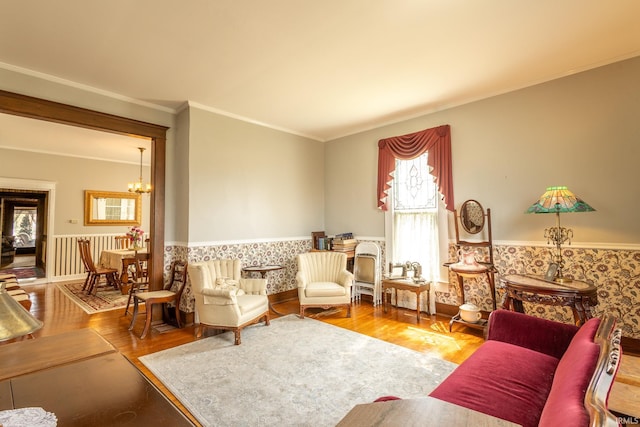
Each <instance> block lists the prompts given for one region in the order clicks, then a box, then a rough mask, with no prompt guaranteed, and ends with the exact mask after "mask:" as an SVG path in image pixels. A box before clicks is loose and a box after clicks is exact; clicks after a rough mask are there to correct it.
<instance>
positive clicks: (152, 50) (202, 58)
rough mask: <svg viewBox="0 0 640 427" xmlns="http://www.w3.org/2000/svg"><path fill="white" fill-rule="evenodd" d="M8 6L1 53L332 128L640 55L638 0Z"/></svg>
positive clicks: (207, 0)
mask: <svg viewBox="0 0 640 427" xmlns="http://www.w3.org/2000/svg"><path fill="white" fill-rule="evenodd" d="M0 16H1V18H0V21H1V25H0V67H3V68H7V69H11V70H17V71H20V72H24V73H28V74H34V75H37V76H40V77H44V78H47V79H52V80H55V81H58V82H62V83H67V84H70V85H72V86H76V87H81V88H83V89H88V90H95V91H98V92H100V93H106V94H113V95H114V96H117V97H119V98H122V97H125V99H130V100H131V99H133V100H135V102H140V103H144V104H146V105H149V104H152V105H154V106H159V108H162V109H164V110H168V111H178V110H179V108H181V106H183V105H184V103H185V102H187V101H188V102H190V103H191V105H194V106H197V107H200V108H204V109H207V110H209V111H214V112H218V113H221V114H226V115H229V116H232V117H236V118H240V119H244V120H248V121H251V122H254V123H260V124H263V125H266V126H269V127H273V128H275V129H280V130H284V131H287V132H291V133H294V134H297V135H303V136H307V137H310V138H313V139H316V140H320V141H327V140H331V139H335V138H338V137H341V136H346V135H349V134H353V133H356V132H360V131H363V130H367V129H371V128H375V127H379V126H382V125H384V124H388V123H393V122H397V121H401V120H406V119H408V118H411V117H416V116H419V115H423V114H427V113H430V112H434V111H438V110H442V109H446V108H450V107H452V106H456V105H461V104H464V103H467V102H471V101H474V100H479V99H483V98H486V97H489V96H493V95H497V94H501V93H505V92H508V91H512V90H516V89H519V88H523V87H527V86H530V85H534V84H537V83H542V82H545V81H548V80H551V79H555V78H559V77H563V76H567V75H570V74H573V73H576V72H580V71H584V70H588V69H591V68H594V67H598V66H602V65H606V64H609V63H612V62H616V61H619V60H623V59H627V58H631V57H634V56H638V55H640V25H638V17H639V16H640V1H637V0H616V1H614V2H605V1H602V0H556V1H552V0H542V1H539V0H538V1H534V0H530V1H513V0H483V1H475V0H322V1H317V0H314V1H310V0H269V1H265V0H263V1H259V0H254V1H247V0H215V1H214V0H190V1H188V2H180V3H178V2H176V1H174V0H136V1H131V0H110V1H109V2H96V1H86V0H59V1H49V2H37V1H33V2H25V1H15V0H0ZM44 97H46V96H44ZM4 119H6V118H4ZM4 119H3V120H4ZM4 123H5V122H2V121H0V129H2V128H5V129H6V127H5V124H4ZM27 127H29V126H27ZM0 137H2V135H1V134H0ZM18 138H19V137H18ZM80 138H82V137H80ZM3 139H4V138H3ZM23 139H25V140H30V139H34V138H29V137H25V138H23ZM4 141H6V139H4ZM85 141H86V140H85ZM2 143H4V142H3V140H0V145H1V144H2ZM81 145H85V146H86V143H85V144H81ZM132 145H133V146H136V143H135V142H133V143H132ZM127 149H128V150H131V149H135V147H134V148H132V147H128V148H127ZM135 156H136V154H132V157H133V160H132V161H133V162H135V161H136V160H137V159H136V157H135Z"/></svg>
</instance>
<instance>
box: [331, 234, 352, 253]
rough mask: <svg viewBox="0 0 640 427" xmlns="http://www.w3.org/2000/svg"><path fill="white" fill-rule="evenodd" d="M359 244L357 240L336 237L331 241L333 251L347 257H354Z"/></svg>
mask: <svg viewBox="0 0 640 427" xmlns="http://www.w3.org/2000/svg"><path fill="white" fill-rule="evenodd" d="M357 244H358V241H357V240H356V239H353V238H351V239H345V238H339V237H336V238H334V239H333V240H332V241H331V249H332V250H333V251H336V252H344V253H346V254H347V256H353V255H354V254H355V251H356V245H357Z"/></svg>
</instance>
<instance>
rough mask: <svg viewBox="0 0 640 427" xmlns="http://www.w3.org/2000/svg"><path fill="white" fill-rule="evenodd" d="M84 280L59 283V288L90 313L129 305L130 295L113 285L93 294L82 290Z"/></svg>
mask: <svg viewBox="0 0 640 427" xmlns="http://www.w3.org/2000/svg"><path fill="white" fill-rule="evenodd" d="M83 284H84V282H72V283H58V289H60V290H61V291H62V293H63V294H64V295H65V296H66V297H67V298H69V299H70V300H71V301H73V302H74V303H75V304H76V305H78V306H79V307H80V308H81V309H83V310H84V311H85V312H86V313H88V314H93V313H100V312H103V311H109V310H117V309H122V310H124V308H125V307H126V305H127V299H128V298H129V295H128V294H127V295H122V293H121V292H120V291H119V290H117V289H114V288H112V287H100V288H98V289H97V290H94V291H93V293H92V295H87V292H86V291H83V290H82V285H83Z"/></svg>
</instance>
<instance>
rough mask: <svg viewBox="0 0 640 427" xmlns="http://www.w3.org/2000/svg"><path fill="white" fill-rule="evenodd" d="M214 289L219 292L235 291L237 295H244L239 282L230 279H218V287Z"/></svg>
mask: <svg viewBox="0 0 640 427" xmlns="http://www.w3.org/2000/svg"><path fill="white" fill-rule="evenodd" d="M213 289H217V290H235V292H236V293H235V295H236V296H240V295H244V290H242V289H240V287H239V285H238V281H237V280H233V279H229V278H228V277H218V278H216V285H215V286H214V287H213Z"/></svg>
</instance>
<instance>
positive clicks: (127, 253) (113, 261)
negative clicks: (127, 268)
mask: <svg viewBox="0 0 640 427" xmlns="http://www.w3.org/2000/svg"><path fill="white" fill-rule="evenodd" d="M138 253H145V254H146V253H147V249H146V248H144V249H140V250H139V251H138ZM135 255H136V251H134V250H133V249H110V250H104V251H102V253H101V254H100V265H101V266H103V267H107V268H115V269H117V270H118V274H122V259H123V258H133V257H134V256H135Z"/></svg>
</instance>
